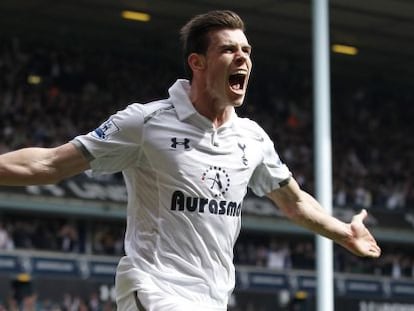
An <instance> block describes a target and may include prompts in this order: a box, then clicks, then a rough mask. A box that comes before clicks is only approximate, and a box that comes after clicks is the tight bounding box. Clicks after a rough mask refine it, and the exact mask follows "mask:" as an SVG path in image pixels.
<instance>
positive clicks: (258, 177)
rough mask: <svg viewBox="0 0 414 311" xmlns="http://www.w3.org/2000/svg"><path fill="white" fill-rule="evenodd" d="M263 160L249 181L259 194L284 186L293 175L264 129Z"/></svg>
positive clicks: (262, 194) (250, 185) (253, 189)
mask: <svg viewBox="0 0 414 311" xmlns="http://www.w3.org/2000/svg"><path fill="white" fill-rule="evenodd" d="M262 137H263V140H262V142H261V146H262V149H261V151H262V161H261V163H259V165H258V166H257V167H256V169H255V170H254V172H253V175H252V177H251V179H250V181H249V187H250V188H251V190H252V191H253V192H254V193H255V194H256V195H258V196H264V195H266V194H268V193H270V192H272V191H273V190H275V189H277V188H280V187H281V186H283V185H284V184H285V183H286V181H288V180H289V178H290V177H291V176H292V173H291V172H290V170H289V168H288V167H287V166H286V165H285V164H284V163H283V162H282V161H281V160H280V157H279V155H278V154H277V152H276V150H275V148H274V144H273V142H272V141H271V140H270V138H269V136H268V135H267V134H266V133H265V132H264V131H263V132H262Z"/></svg>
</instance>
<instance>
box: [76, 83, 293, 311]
mask: <svg viewBox="0 0 414 311" xmlns="http://www.w3.org/2000/svg"><path fill="white" fill-rule="evenodd" d="M189 89H190V85H189V82H188V81H186V80H177V82H176V83H175V84H174V85H173V86H172V87H171V88H170V89H169V95H170V97H169V98H168V99H165V100H160V101H155V102H151V103H148V104H132V105H129V106H128V107H127V108H126V109H125V110H123V111H120V112H118V113H116V114H115V115H113V116H111V117H110V118H109V119H108V120H107V121H106V122H104V123H103V124H102V125H101V126H100V127H98V128H97V129H96V130H94V131H92V132H91V133H89V134H87V135H82V136H78V137H76V138H75V143H76V142H77V144H78V145H79V143H80V144H81V145H82V148H84V149H85V150H86V152H87V153H88V154H89V155H90V157H91V162H90V164H91V168H92V170H93V171H94V172H96V173H113V172H117V171H122V172H123V174H124V178H125V182H126V186H127V190H128V209H127V228H126V236H125V252H126V256H125V257H123V258H122V259H121V260H120V263H119V266H118V270H117V277H116V292H117V297H118V298H119V299H120V298H122V297H125V296H126V295H128V294H130V293H131V292H132V291H138V293H139V294H138V296H139V298H140V300H141V301H142V303H143V305H144V306H147V308H148V310H167V309H162V308H159V309H157V308H154V307H150V306H151V305H152V306H155V305H157V304H158V303H159V305H160V306H161V305H162V303H163V302H162V300H163V299H165V301H176V303H177V304H179V303H180V301H182V302H183V305H186V306H190V307H194V308H195V309H196V310H201V309H202V308H205V309H206V310H226V309H227V301H228V298H229V296H230V294H231V292H232V290H233V288H234V285H235V270H234V265H233V246H234V243H235V241H236V239H237V236H238V234H239V231H240V225H241V219H240V218H241V213H242V209H243V208H242V201H243V198H244V196H245V194H246V191H247V187H250V188H251V189H252V190H253V192H254V193H256V194H257V195H259V196H263V195H265V194H266V193H269V192H271V191H272V190H274V189H276V188H278V187H280V184H281V183H283V182H284V181H286V180H288V179H289V177H290V176H291V173H290V172H289V170H288V168H287V167H286V166H285V165H284V164H283V163H282V162H281V161H280V159H279V156H278V155H277V153H276V152H275V149H274V146H273V143H272V141H271V140H270V138H269V137H268V135H267V134H266V133H265V132H264V131H263V129H262V128H261V127H259V126H258V125H257V124H256V123H255V122H253V121H251V120H249V119H246V118H239V117H238V116H237V115H236V113H235V111H233V113H232V116H231V118H230V120H229V121H228V122H226V123H225V124H223V125H222V126H220V127H219V128H217V129H216V128H214V127H213V125H212V122H211V121H210V120H208V119H207V118H205V117H204V116H202V115H200V114H199V113H198V112H197V111H196V110H195V109H194V107H193V105H192V103H191V102H190V99H189V96H188V92H189ZM197 307H199V309H197ZM168 310H169V309H168ZM174 310H175V309H174Z"/></svg>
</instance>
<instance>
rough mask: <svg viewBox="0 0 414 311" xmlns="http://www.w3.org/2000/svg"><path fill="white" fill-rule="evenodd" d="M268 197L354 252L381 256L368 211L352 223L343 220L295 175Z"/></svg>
mask: <svg viewBox="0 0 414 311" xmlns="http://www.w3.org/2000/svg"><path fill="white" fill-rule="evenodd" d="M268 197H269V198H270V199H271V200H272V201H273V202H274V203H275V204H276V205H277V206H278V207H279V208H280V209H281V210H282V212H283V213H284V214H285V215H286V216H287V217H288V218H289V219H291V220H292V221H293V222H295V223H297V224H298V225H301V226H303V227H305V228H307V229H309V230H311V231H313V232H315V233H317V234H320V235H323V236H325V237H327V238H329V239H331V240H333V241H334V242H336V243H338V244H339V245H342V246H343V247H345V248H346V249H348V250H349V251H350V252H352V253H353V254H355V255H357V256H364V257H379V256H380V254H381V249H380V248H379V246H378V245H377V242H376V241H375V239H374V237H373V236H372V234H371V233H370V232H369V230H368V229H367V228H366V227H365V225H364V223H363V220H364V219H365V218H366V216H367V212H366V211H365V210H363V211H362V212H361V213H359V214H357V215H355V216H354V217H353V218H352V221H351V223H349V224H348V223H345V222H342V221H340V220H339V219H337V218H335V217H333V216H331V215H329V214H328V213H326V211H325V210H324V209H323V208H322V207H321V206H320V204H319V203H318V202H317V201H316V200H315V199H314V198H313V197H312V196H311V195H309V194H308V193H306V192H304V191H302V190H301V189H300V188H299V185H298V184H297V182H296V181H295V180H294V179H293V178H291V180H290V181H289V183H288V184H287V185H285V186H283V187H281V188H279V189H276V190H274V191H272V192H271V193H269V194H268Z"/></svg>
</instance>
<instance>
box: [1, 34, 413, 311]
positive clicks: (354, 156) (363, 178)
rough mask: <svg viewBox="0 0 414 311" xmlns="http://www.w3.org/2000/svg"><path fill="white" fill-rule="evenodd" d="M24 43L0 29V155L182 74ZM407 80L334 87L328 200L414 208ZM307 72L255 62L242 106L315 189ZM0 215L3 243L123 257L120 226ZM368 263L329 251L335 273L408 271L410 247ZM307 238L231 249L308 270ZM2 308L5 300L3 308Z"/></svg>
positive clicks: (242, 261)
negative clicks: (392, 84) (395, 84)
mask: <svg viewBox="0 0 414 311" xmlns="http://www.w3.org/2000/svg"><path fill="white" fill-rule="evenodd" d="M139 53H140V54H138V52H137V51H134V52H132V51H131V52H128V51H123V52H120V51H112V50H109V49H107V50H102V49H94V48H85V47H81V46H71V47H68V46H58V45H54V44H51V43H42V44H39V43H36V44H31V43H30V42H23V41H21V40H19V39H18V38H13V39H10V38H8V39H5V38H1V37H0V153H4V152H7V151H10V150H15V149H17V148H22V147H27V146H39V147H49V146H56V145H58V144H62V143H65V142H67V141H68V140H70V139H71V138H73V137H74V136H76V135H78V134H80V133H87V132H89V131H90V130H92V129H94V128H95V127H97V126H98V125H99V124H100V122H102V121H103V120H104V119H106V118H107V117H108V116H109V115H110V114H112V113H114V112H116V111H117V110H120V109H123V108H124V107H125V106H126V105H127V104H129V103H132V102H147V101H149V100H154V99H159V98H163V97H165V96H167V89H168V87H169V86H170V85H171V84H172V83H173V82H174V81H175V79H176V78H177V77H182V75H181V72H182V69H181V61H180V60H174V61H173V60H169V59H168V58H165V59H162V60H161V61H160V59H159V58H158V55H154V54H151V53H146V54H145V52H144V51H140V52H139ZM413 96H414V92H412V89H407V88H404V87H403V86H399V87H393V88H390V87H389V86H387V85H385V82H383V81H381V79H379V78H378V77H376V78H375V79H372V81H369V82H365V83H364V84H355V83H354V84H352V83H351V82H349V85H348V86H346V83H338V84H334V85H333V91H332V136H333V137H332V138H333V145H332V147H333V180H334V189H333V190H334V205H335V206H338V207H349V206H352V207H354V208H367V209H370V208H386V209H388V210H395V211H398V210H400V211H401V210H402V211H404V210H408V209H412V208H413V207H414V187H413V179H412V178H413V177H412V176H414V174H413V173H414V161H413V160H412V159H414V140H413V139H412V138H411V136H410V134H411V133H414V122H412V120H413V119H414V113H413V111H414V109H412V108H411V104H412V102H413V100H414V98H413ZM312 109H313V108H312V89H311V79H310V75H309V73H306V72H303V71H302V70H301V68H298V67H296V66H295V62H294V61H287V60H280V62H279V63H277V64H266V65H261V64H260V63H259V64H258V65H257V66H256V68H255V69H254V72H253V74H252V77H251V85H250V90H249V94H248V96H247V98H246V102H245V105H244V106H243V107H242V108H241V109H240V110H239V114H240V115H241V116H248V117H250V118H252V119H254V120H256V121H257V122H258V123H259V124H261V125H262V126H263V127H264V128H265V130H266V131H267V132H268V133H269V135H270V136H271V137H272V139H273V140H274V141H275V145H276V148H277V150H278V151H279V153H280V156H281V158H282V160H283V161H285V162H286V163H287V164H288V166H289V167H290V169H291V170H292V172H293V174H294V175H295V178H296V179H297V180H298V182H299V183H300V185H301V186H302V187H303V188H304V189H306V190H308V191H309V192H311V193H312V192H313V190H314V184H313V180H314V170H313V165H312V163H313V137H312V132H313V119H314V118H313V115H312V113H313V112H312ZM3 216H4V215H1V218H0V250H13V249H36V250H48V251H58V252H75V253H86V254H103V255H113V256H121V255H122V254H123V246H122V242H123V241H122V239H123V232H124V224H123V223H119V222H117V221H115V220H114V221H113V222H110V221H96V220H94V221H88V220H79V219H71V220H68V219H67V217H66V218H61V217H55V218H42V217H33V215H31V216H30V217H24V216H22V215H17V214H16V215H7V217H3ZM385 250H386V251H384V254H386V255H385V256H382V258H381V259H380V260H377V261H371V260H366V259H361V258H356V257H354V256H351V255H349V254H348V253H346V251H344V250H343V249H341V248H335V269H336V271H339V272H349V273H369V274H374V275H379V276H389V277H393V278H399V277H410V278H412V277H414V274H413V271H414V254H412V253H410V252H409V251H408V252H407V250H404V249H403V247H401V248H399V247H396V246H395V245H394V246H391V245H390V246H385ZM314 256H315V251H314V243H313V241H311V240H307V239H306V238H305V239H303V240H300V239H298V237H296V238H294V237H280V236H278V237H273V236H269V235H266V236H260V237H254V236H244V235H242V236H241V237H240V239H239V241H238V242H237V244H236V247H235V262H236V264H238V265H251V266H261V267H268V268H269V269H276V270H277V269H279V270H282V269H283V270H286V269H305V270H306V269H314V265H315V258H314ZM69 300H70V301H71V303H70V304H69V303H68V305H53V304H50V305H49V306H47V305H46V304H45V305H44V307H43V309H42V310H107V308H106V307H105V306H104V305H100V306H99V308H98V309H97V308H94V307H93V303H94V301H95V300H94V299H92V298H91V299H89V300H88V301H84V300H82V299H80V298H79V297H78V298H73V297H72V298H71V299H69V298H68V299H66V300H63V301H69ZM0 310H2V306H1V305H0Z"/></svg>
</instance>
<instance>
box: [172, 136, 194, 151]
mask: <svg viewBox="0 0 414 311" xmlns="http://www.w3.org/2000/svg"><path fill="white" fill-rule="evenodd" d="M171 142H172V144H171V148H174V149H177V146H183V147H184V149H186V150H187V149H190V145H189V144H190V140H189V139H188V138H184V140H183V141H178V140H177V137H173V138H171Z"/></svg>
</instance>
